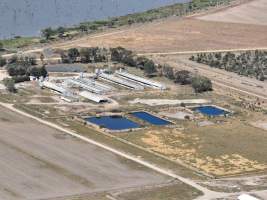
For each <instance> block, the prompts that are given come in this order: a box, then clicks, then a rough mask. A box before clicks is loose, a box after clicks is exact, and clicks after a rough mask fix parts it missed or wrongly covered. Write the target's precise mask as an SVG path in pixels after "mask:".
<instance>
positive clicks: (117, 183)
mask: <svg viewBox="0 0 267 200" xmlns="http://www.w3.org/2000/svg"><path fill="white" fill-rule="evenodd" d="M0 113H1V114H0V126H1V132H0V152H1V158H0V159H1V162H0V180H1V182H0V199H8V200H17V199H18V200H23V199H45V198H52V197H57V196H68V195H76V194H83V193H92V192H96V191H107V190H111V189H122V188H128V187H140V186H142V185H143V186H144V185H153V184H160V183H163V182H167V181H168V180H170V179H171V178H169V177H167V176H164V175H162V174H159V173H157V172H155V171H153V170H150V169H148V168H146V167H144V166H142V165H140V164H137V163H135V162H133V161H130V160H127V159H125V158H123V157H120V156H118V155H115V154H114V153H111V152H109V151H106V150H104V149H102V148H99V147H97V146H95V145H93V144H88V143H86V142H84V141H82V140H79V139H76V138H74V137H71V136H70V135H68V134H65V133H64V132H60V131H58V130H56V129H52V128H49V127H47V126H44V125H42V124H40V123H38V122H36V121H34V120H32V119H29V118H26V117H24V116H21V115H18V114H17V113H15V112H10V110H7V109H6V108H3V107H0Z"/></svg>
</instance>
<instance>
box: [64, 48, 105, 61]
mask: <svg viewBox="0 0 267 200" xmlns="http://www.w3.org/2000/svg"><path fill="white" fill-rule="evenodd" d="M60 56H61V60H62V62H63V63H74V62H81V63H97V62H107V61H108V56H109V50H108V49H106V48H99V47H91V48H82V49H77V48H71V49H69V50H68V51H67V52H61V53H60Z"/></svg>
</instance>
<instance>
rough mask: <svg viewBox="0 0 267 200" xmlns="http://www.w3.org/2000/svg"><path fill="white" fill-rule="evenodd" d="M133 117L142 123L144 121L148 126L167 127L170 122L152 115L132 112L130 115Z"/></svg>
mask: <svg viewBox="0 0 267 200" xmlns="http://www.w3.org/2000/svg"><path fill="white" fill-rule="evenodd" d="M131 114H132V115H133V116H134V117H136V118H139V119H141V120H143V121H146V122H148V123H150V124H153V125H157V126H164V125H169V124H171V122H169V121H167V120H164V119H161V118H159V117H156V116H154V115H152V114H149V113H147V112H133V113H131Z"/></svg>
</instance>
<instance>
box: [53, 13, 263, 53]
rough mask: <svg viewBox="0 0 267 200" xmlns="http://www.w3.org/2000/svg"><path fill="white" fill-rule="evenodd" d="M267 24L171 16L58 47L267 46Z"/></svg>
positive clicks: (165, 48)
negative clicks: (180, 18) (181, 18)
mask: <svg viewBox="0 0 267 200" xmlns="http://www.w3.org/2000/svg"><path fill="white" fill-rule="evenodd" d="M266 32H267V26H263V25H251V24H249V25H248V24H235V23H224V22H212V21H205V20H198V19H195V18H188V19H183V20H179V19H177V18H171V19H166V20H162V21H160V22H153V23H150V24H144V25H141V26H133V27H130V28H127V29H123V30H122V31H114V33H109V34H99V35H97V36H93V37H92V36H88V37H84V38H81V39H79V40H76V41H75V40H74V41H72V42H70V43H65V44H64V43H62V44H57V45H56V47H64V48H70V47H77V46H79V47H90V46H105V47H117V46H123V47H125V48H129V49H132V50H135V51H136V52H139V53H142V52H149V53H150V52H183V51H201V50H224V49H243V48H245V49H246V48H259V47H266V46H267V38H266Z"/></svg>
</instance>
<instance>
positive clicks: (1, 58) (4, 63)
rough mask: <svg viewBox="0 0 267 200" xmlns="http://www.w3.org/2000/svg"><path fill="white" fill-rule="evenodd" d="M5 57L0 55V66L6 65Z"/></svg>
mask: <svg viewBox="0 0 267 200" xmlns="http://www.w3.org/2000/svg"><path fill="white" fill-rule="evenodd" d="M6 63H7V62H6V59H5V58H3V57H1V56H0V67H3V66H5V65H6Z"/></svg>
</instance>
